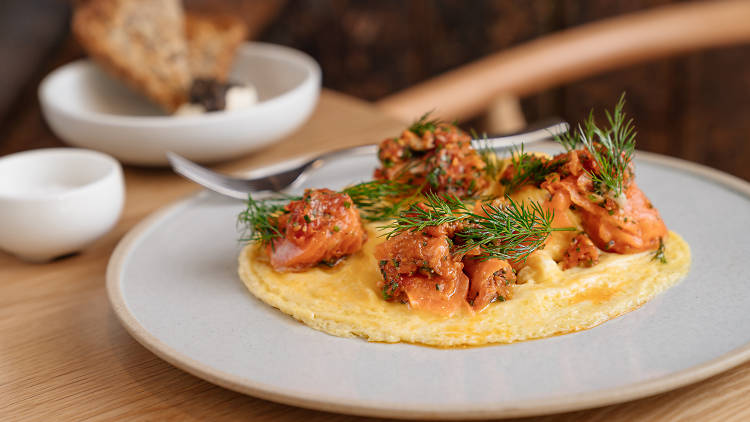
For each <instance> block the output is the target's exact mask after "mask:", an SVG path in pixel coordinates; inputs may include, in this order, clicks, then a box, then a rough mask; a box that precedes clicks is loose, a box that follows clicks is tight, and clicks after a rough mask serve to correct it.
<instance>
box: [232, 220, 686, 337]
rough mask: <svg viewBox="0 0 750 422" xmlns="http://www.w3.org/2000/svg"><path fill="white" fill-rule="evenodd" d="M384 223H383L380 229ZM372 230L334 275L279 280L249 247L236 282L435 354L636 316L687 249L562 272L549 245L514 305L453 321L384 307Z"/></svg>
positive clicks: (324, 324)
mask: <svg viewBox="0 0 750 422" xmlns="http://www.w3.org/2000/svg"><path fill="white" fill-rule="evenodd" d="M381 224H382V223H381ZM375 227H376V225H369V226H368V228H367V229H368V241H367V243H366V244H365V245H364V247H363V249H362V250H360V251H359V252H357V253H355V254H353V255H352V256H350V257H349V258H348V259H346V260H345V261H344V262H342V263H340V264H339V265H337V266H336V267H334V268H330V269H328V268H327V269H324V268H320V267H316V268H312V269H309V270H307V271H304V272H299V273H278V272H275V271H274V270H273V269H272V268H271V267H270V265H268V263H267V262H265V261H264V259H266V260H267V258H265V257H264V253H263V251H262V250H260V249H259V248H258V247H257V246H255V245H249V246H247V247H245V249H244V250H243V251H242V253H241V254H240V257H239V274H240V277H241V278H242V280H243V282H244V283H245V285H246V286H247V288H248V289H249V290H250V291H251V292H252V293H253V294H254V295H255V296H257V297H258V298H260V299H261V300H262V301H264V302H266V303H267V304H269V305H271V306H273V307H275V308H278V309H280V310H281V311H282V312H284V313H286V314H289V315H291V316H292V317H294V318H296V319H297V320H300V321H302V322H304V323H305V324H307V325H309V326H310V327H313V328H315V329H318V330H321V331H324V332H326V333H329V334H333V335H336V336H342V337H362V338H365V339H367V340H369V341H379V342H409V343H419V344H425V345H430V346H438V347H452V346H477V345H484V344H491V343H511V342H516V341H522V340H529V339H535V338H542V337H549V336H553V335H556V334H564V333H570V332H574V331H578V330H583V329H586V328H591V327H593V326H596V325H598V324H601V323H603V322H605V321H607V320H609V319H611V318H614V317H616V316H618V315H621V314H624V313H626V312H629V311H632V310H633V309H636V308H638V307H639V306H641V305H643V304H644V303H645V302H647V301H648V300H650V299H651V298H653V297H654V296H655V295H657V294H658V293H660V292H662V291H664V290H666V289H667V288H669V287H670V286H672V285H673V284H675V283H677V281H678V280H680V279H681V278H683V277H684V276H685V275H686V274H687V272H688V269H689V267H690V248H689V246H688V244H687V243H686V242H685V241H684V240H683V239H682V238H681V237H680V236H679V235H677V234H676V233H674V232H669V235H668V236H667V237H666V238H665V239H664V257H665V258H666V263H662V262H660V261H659V260H657V259H653V258H654V252H653V251H648V252H641V253H636V254H630V255H619V254H609V253H602V255H601V257H600V260H599V263H598V264H596V265H594V266H593V267H591V268H571V269H568V270H565V271H563V270H562V269H561V267H560V266H559V265H558V264H557V263H556V262H555V260H554V259H553V258H554V257H553V254H557V253H558V252H559V251H557V249H559V247H555V246H553V245H548V247H547V248H545V249H544V250H540V251H537V252H535V253H534V254H533V255H532V256H531V257H529V260H528V265H527V266H526V267H525V268H523V269H522V270H521V271H520V272H519V274H518V278H519V283H521V284H518V285H516V286H514V295H513V298H512V299H510V300H508V301H506V302H495V303H491V304H490V305H489V306H488V307H487V308H486V309H484V310H483V311H481V312H477V313H471V312H470V311H463V312H462V313H458V314H455V315H453V316H451V317H447V318H446V317H443V316H440V315H434V314H430V313H428V312H424V311H418V310H414V309H411V308H410V307H409V305H405V304H400V303H389V302H386V301H385V300H383V297H382V293H381V291H380V290H379V289H378V288H377V282H378V280H379V279H380V277H381V276H380V273H379V272H378V264H377V262H375V258H374V257H373V252H374V249H375V245H376V244H378V243H380V242H382V241H383V238H382V237H378V234H377V233H376V230H375Z"/></svg>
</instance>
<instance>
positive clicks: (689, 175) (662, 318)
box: [107, 145, 750, 418]
mask: <svg viewBox="0 0 750 422" xmlns="http://www.w3.org/2000/svg"><path fill="white" fill-rule="evenodd" d="M534 149H541V150H547V151H549V152H553V151H557V150H558V149H556V148H555V147H552V146H550V145H545V146H543V147H541V148H536V147H535V148H534ZM375 164H376V161H375V157H358V158H351V159H347V160H341V161H339V162H336V163H334V165H332V166H329V167H325V168H323V169H320V170H319V171H317V172H316V173H315V174H313V175H311V177H310V178H309V179H308V180H307V181H306V182H305V186H307V187H330V188H340V187H343V186H344V185H346V184H350V183H354V182H358V181H362V180H367V179H368V178H369V176H370V175H371V174H372V169H373V168H374V166H375ZM636 173H637V178H636V180H637V181H638V184H639V186H640V187H641V188H642V189H643V190H644V191H645V192H646V194H647V195H648V196H649V198H650V199H651V200H652V201H653V202H654V204H655V205H656V206H657V207H658V208H659V210H660V212H661V214H662V217H663V218H664V220H665V221H666V223H667V225H668V227H669V228H670V229H672V230H674V231H676V232H677V233H680V234H681V235H682V236H683V237H684V238H685V240H687V242H688V243H689V244H690V246H691V248H692V254H693V264H692V267H691V270H690V273H689V275H688V276H687V278H686V279H684V280H683V281H682V282H680V283H679V284H677V285H676V286H674V287H672V288H671V289H669V290H667V291H666V292H665V293H663V294H661V295H659V296H657V297H656V298H655V299H654V300H652V301H651V302H648V303H647V304H645V305H644V306H643V307H641V308H639V309H636V310H634V311H633V312H630V313H628V314H625V315H623V316H620V317H618V318H615V319H613V320H611V321H609V322H606V323H604V324H602V325H600V326H597V327H595V328H592V329H589V330H585V331H581V332H577V333H573V334H566V335H562V336H557V337H552V338H547V339H541V340H532V341H527V342H521V343H515V344H509V345H493V346H486V347H477V348H467V349H435V348H428V347H422V346H416V345H410V344H381V343H368V342H367V341H365V340H361V339H345V338H339V337H334V336H330V335H328V334H325V333H322V332H319V331H316V330H313V329H311V328H309V327H307V326H305V325H303V324H301V323H299V322H297V321H296V320H294V319H292V318H290V317H288V316H287V315H285V314H283V313H281V312H280V311H278V310H276V309H274V308H271V307H269V306H267V305H265V304H264V303H262V302H260V301H259V300H257V299H255V297H253V296H252V295H251V294H250V293H249V292H248V291H247V290H246V288H245V286H244V285H243V284H242V282H241V281H240V279H239V277H238V276H237V271H236V269H237V268H236V267H237V264H236V262H237V254H238V253H239V251H240V248H241V245H240V243H239V242H238V238H239V234H238V232H237V229H236V226H235V222H236V216H237V214H238V213H239V212H240V211H241V210H242V208H243V204H242V203H240V202H238V201H235V200H230V199H226V198H222V197H219V196H216V195H214V194H211V193H208V192H203V193H200V194H198V195H196V196H194V197H192V198H189V199H187V200H184V201H182V202H179V203H177V204H175V205H173V206H171V207H168V208H167V209H164V210H162V211H160V212H157V213H156V214H155V215H153V216H151V217H149V218H148V219H146V220H145V221H143V222H142V223H140V224H139V225H138V226H137V227H135V228H134V229H133V230H132V231H131V232H130V233H129V234H128V235H127V236H126V237H125V238H124V239H123V240H122V242H121V243H120V244H119V246H118V247H117V249H116V250H115V252H114V254H113V256H112V258H111V260H110V263H109V267H108V269H107V288H108V292H109V298H110V301H111V303H112V307H113V308H114V310H115V312H116V314H117V316H118V317H119V318H120V320H121V322H122V324H123V325H124V326H125V328H126V329H127V330H128V331H129V332H130V333H131V334H132V335H133V337H135V339H136V340H138V341H139V342H140V343H142V344H143V345H144V346H146V347H147V348H148V349H149V350H151V351H152V352H154V353H155V354H157V355H158V356H160V357H161V358H163V359H165V360H166V361H168V362H170V363H171V364H173V365H175V366H177V367H179V368H181V369H183V370H185V371H187V372H190V373H192V374H194V375H196V376H198V377H201V378H204V379H206V380H208V381H210V382H213V383H216V384H218V385H221V386H224V387H226V388H229V389H232V390H236V391H239V392H243V393H246V394H250V395H253V396H257V397H261V398H264V399H268V400H273V401H277V402H281V403H287V404H292V405H297V406H302V407H309V408H314V409H320V410H328V411H334V412H342V413H351V414H359V415H371V416H385V417H402V418H490V417H493V418H495V417H511V416H524V415H537V414H544V413H553V412H562V411H569V410H575V409H582V408H587V407H596V406H602V405H606V404H611V403H617V402H622V401H626V400H632V399H636V398H639V397H643V396H647V395H651V394H655V393H659V392H662V391H666V390H670V389H673V388H676V387H679V386H682V385H685V384H688V383H692V382H696V381H698V380H701V379H704V378H707V377H709V376H711V375H713V374H716V373H718V372H721V371H723V370H726V369H728V368H730V367H732V366H735V365H738V364H740V363H741V362H744V361H746V360H748V359H750V331H749V330H747V327H748V326H750V312H747V310H748V309H750V280H749V279H748V278H749V276H748V274H750V272H749V271H748V265H749V264H748V260H747V255H746V254H747V248H748V246H750V244H748V240H747V234H748V233H747V227H750V184H748V183H747V182H744V181H742V180H740V179H737V178H734V177H732V176H729V175H726V174H724V173H720V172H718V171H715V170H711V169H709V168H706V167H702V166H698V165H696V164H691V163H687V162H684V161H681V160H676V159H672V158H666V157H663V156H658V155H653V154H647V153H639V154H638V156H637V159H636Z"/></svg>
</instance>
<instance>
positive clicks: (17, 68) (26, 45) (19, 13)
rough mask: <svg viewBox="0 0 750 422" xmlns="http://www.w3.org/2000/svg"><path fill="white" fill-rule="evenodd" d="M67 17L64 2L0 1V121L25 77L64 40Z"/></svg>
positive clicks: (68, 13)
mask: <svg viewBox="0 0 750 422" xmlns="http://www.w3.org/2000/svg"><path fill="white" fill-rule="evenodd" d="M69 19H70V6H69V4H68V3H67V2H65V1H60V0H33V1H29V0H2V1H0V28H2V29H1V30H0V63H2V67H1V68H0V69H1V70H0V124H2V121H3V117H4V116H5V115H6V114H7V113H8V112H9V111H10V108H11V106H12V105H13V103H14V102H15V101H17V100H18V97H19V96H20V95H21V92H22V91H23V89H24V87H25V86H26V84H27V83H28V81H29V78H30V77H31V76H32V75H34V74H35V73H36V72H38V71H39V70H40V68H42V67H43V66H44V64H45V60H46V59H47V58H48V56H49V55H50V54H51V53H52V52H53V51H54V50H55V48H57V47H58V46H59V45H60V43H61V42H62V41H63V40H64V39H65V36H66V34H67V32H68V20H69Z"/></svg>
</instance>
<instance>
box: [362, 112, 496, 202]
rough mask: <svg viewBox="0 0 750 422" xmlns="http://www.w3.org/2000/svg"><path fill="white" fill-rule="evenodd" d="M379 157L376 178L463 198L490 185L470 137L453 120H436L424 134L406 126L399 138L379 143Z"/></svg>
mask: <svg viewBox="0 0 750 422" xmlns="http://www.w3.org/2000/svg"><path fill="white" fill-rule="evenodd" d="M378 159H379V160H380V164H381V167H380V168H378V169H376V170H375V175H374V176H375V179H378V180H392V181H396V182H400V183H406V184H410V185H414V186H422V187H423V191H425V192H433V193H446V194H450V195H453V196H457V197H459V198H463V197H466V196H471V195H474V194H476V193H478V192H481V191H482V190H483V189H484V188H486V187H487V186H488V185H489V181H488V180H487V178H486V177H485V174H484V168H485V162H484V161H483V160H482V158H481V156H480V155H479V153H478V152H477V151H476V150H475V149H474V147H472V145H471V137H470V136H469V135H468V134H466V133H465V132H463V131H462V130H460V129H459V128H457V127H456V126H454V125H450V124H445V123H440V124H437V125H435V127H434V128H432V130H425V131H423V132H422V133H421V135H420V134H417V133H414V132H412V131H410V130H405V131H404V132H403V133H402V134H401V136H400V137H398V138H387V139H385V140H384V141H382V142H381V143H380V149H379V150H378Z"/></svg>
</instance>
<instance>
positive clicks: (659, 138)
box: [0, 0, 750, 180]
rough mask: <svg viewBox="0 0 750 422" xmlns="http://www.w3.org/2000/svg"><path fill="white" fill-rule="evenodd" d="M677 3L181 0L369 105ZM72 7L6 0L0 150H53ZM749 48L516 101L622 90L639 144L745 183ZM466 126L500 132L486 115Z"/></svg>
mask: <svg viewBox="0 0 750 422" xmlns="http://www.w3.org/2000/svg"><path fill="white" fill-rule="evenodd" d="M672 3H684V2H680V1H675V0H640V1H638V0H635V1H630V0H629V1H625V0H619V1H612V0H575V1H573V0H571V1H556V0H532V1H525V0H474V1H470V2H467V1H461V0H434V1H431V0H413V1H398V0H297V1H283V0H186V1H185V4H186V7H187V8H188V9H193V10H202V11H211V12H227V13H232V14H234V15H236V16H240V17H242V18H243V19H244V20H245V21H247V23H248V25H249V28H250V38H251V39H256V40H262V41H266V42H272V43H277V44H283V45H288V46H291V47H294V48H297V49H300V50H303V51H305V52H307V53H308V54H310V55H311V56H312V57H314V58H315V59H316V60H317V61H318V62H319V63H320V65H321V67H322V69H323V75H324V76H323V85H324V86H325V87H326V88H330V89H333V90H336V91H340V92H343V93H346V94H349V95H352V96H355V97H358V98H361V99H364V100H368V101H377V100H379V99H382V98H384V97H387V96H388V95H390V94H393V93H396V92H399V91H401V90H403V89H405V88H407V87H410V86H413V85H414V84H417V83H419V82H422V81H425V80H428V79H430V78H431V77H434V76H436V75H439V74H441V73H443V72H446V71H449V70H451V69H456V68H459V67H461V66H462V65H465V64H467V63H469V62H471V61H473V60H476V59H479V58H481V57H483V56H486V55H488V54H491V53H496V52H499V51H502V50H504V49H508V48H510V47H513V46H517V45H519V44H522V43H524V42H527V41H530V40H534V39H537V38H539V37H544V36H545V35H549V34H552V33H555V32H558V31H562V30H565V29H568V28H572V27H576V26H579V25H582V24H586V23H590V22H595V21H599V20H602V19H606V18H611V17H615V16H619V15H623V14H626V13H630V12H636V11H642V10H646V9H650V8H654V7H658V6H663V5H667V4H672ZM70 9H71V4H70V3H68V2H66V1H63V0H3V1H2V2H0V28H3V29H2V31H0V58H2V63H3V65H2V68H0V155H3V154H7V153H10V152H15V151H17V150H19V149H20V148H22V146H23V148H24V149H25V148H28V147H29V146H30V145H31V146H35V147H42V146H52V145H57V144H58V143H59V141H57V140H56V139H55V138H54V137H53V135H51V134H50V132H49V129H48V128H47V127H46V125H45V123H44V122H43V120H42V118H41V115H40V113H39V107H38V104H36V103H37V99H36V88H37V85H38V83H39V81H40V80H41V78H42V77H43V76H44V75H46V74H47V73H48V72H49V71H50V70H51V69H53V68H55V67H57V66H59V65H61V64H63V63H66V62H68V61H70V60H73V59H76V58H79V57H82V56H83V55H84V54H83V52H82V50H81V48H80V47H79V46H78V45H77V43H76V42H75V40H74V39H73V38H72V37H71V35H70V32H69V20H70ZM748 18H749V19H750V17H748ZM749 21H750V20H749ZM749 53H750V46H739V47H721V48H714V49H709V50H703V51H700V52H694V53H689V54H681V55H677V56H673V57H670V58H666V59H658V60H655V61H650V62H647V63H645V64H638V65H632V66H628V67H624V68H621V69H618V70H616V71H609V72H606V73H603V74H599V75H597V76H595V77H589V78H586V79H583V80H579V81H576V82H574V83H570V84H567V85H564V86H560V87H556V88H553V89H550V90H546V91H543V92H541V93H538V94H534V95H530V96H528V97H526V98H522V99H521V102H520V107H521V110H522V112H523V114H524V115H525V117H526V120H527V121H528V122H533V121H534V120H536V119H538V118H542V117H545V116H561V117H563V118H565V119H567V120H568V121H569V122H577V121H580V120H582V119H583V118H584V117H585V116H586V115H587V114H588V112H589V110H590V108H592V107H594V108H597V109H600V108H602V107H611V106H612V105H613V104H614V103H615V102H616V100H617V97H618V96H619V95H620V93H621V92H623V91H626V92H627V99H628V104H627V107H626V109H627V111H628V112H629V113H630V114H631V115H632V116H634V117H635V120H636V125H637V127H638V131H639V133H640V136H639V138H638V147H639V148H640V149H643V150H648V151H655V152H659V153H663V154H668V155H673V156H678V157H682V158H685V159H688V160H691V161H696V162H700V163H704V164H707V165H709V166H712V167H715V168H719V169H721V170H724V171H727V172H729V173H732V174H734V175H736V176H739V177H742V178H744V179H746V180H750V165H747V164H746V161H747V160H748V159H750V143H749V142H747V139H748V135H750V118H748V117H747V116H748V111H750V72H749V71H748V69H750V54H749ZM570 54H576V52H575V51H571V52H570ZM502 77H503V75H502V74H498V75H497V78H502ZM414 117H417V116H414ZM461 123H462V124H464V126H465V127H473V128H475V129H477V130H478V131H480V132H481V131H483V130H487V129H492V127H491V124H489V123H488V122H487V119H486V118H484V116H482V115H477V116H470V117H468V118H466V119H464V121H462V122H461Z"/></svg>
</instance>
